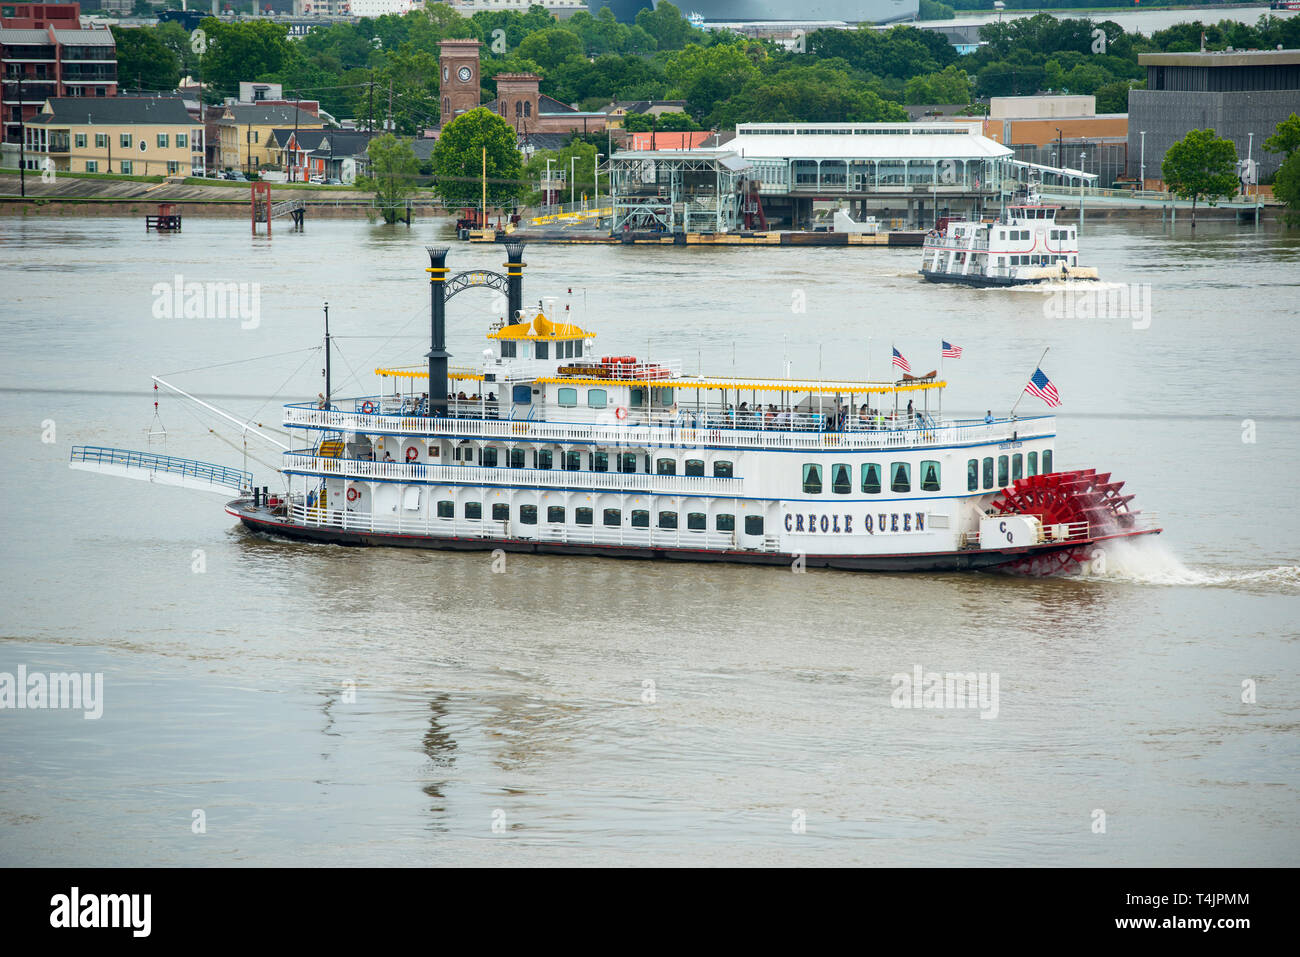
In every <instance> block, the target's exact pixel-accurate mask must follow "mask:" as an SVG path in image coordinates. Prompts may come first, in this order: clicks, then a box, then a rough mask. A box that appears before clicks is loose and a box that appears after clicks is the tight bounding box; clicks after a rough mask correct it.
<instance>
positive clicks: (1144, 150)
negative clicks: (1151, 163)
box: [1138, 130, 1147, 189]
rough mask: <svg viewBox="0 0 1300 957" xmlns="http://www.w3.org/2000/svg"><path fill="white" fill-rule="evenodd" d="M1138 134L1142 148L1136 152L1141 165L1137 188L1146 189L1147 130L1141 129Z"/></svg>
mask: <svg viewBox="0 0 1300 957" xmlns="http://www.w3.org/2000/svg"><path fill="white" fill-rule="evenodd" d="M1138 135H1139V136H1141V137H1142V149H1141V152H1139V154H1138V156H1139V157H1140V158H1139V160H1138V162H1139V163H1140V165H1141V167H1142V169H1141V175H1142V180H1141V182H1139V183H1138V189H1146V188H1147V131H1146V130H1142V131H1141V132H1140V133H1139V134H1138Z"/></svg>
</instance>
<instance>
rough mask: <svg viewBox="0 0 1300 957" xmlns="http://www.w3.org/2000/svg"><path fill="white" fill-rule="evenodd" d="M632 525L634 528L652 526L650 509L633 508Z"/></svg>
mask: <svg viewBox="0 0 1300 957" xmlns="http://www.w3.org/2000/svg"><path fill="white" fill-rule="evenodd" d="M632 527H633V528H649V527H650V512H649V510H648V509H644V508H634V509H632Z"/></svg>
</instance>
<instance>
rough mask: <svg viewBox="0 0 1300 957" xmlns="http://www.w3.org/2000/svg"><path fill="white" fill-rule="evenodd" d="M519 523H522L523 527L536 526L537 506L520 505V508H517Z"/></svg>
mask: <svg viewBox="0 0 1300 957" xmlns="http://www.w3.org/2000/svg"><path fill="white" fill-rule="evenodd" d="M519 521H520V522H522V523H523V524H525V525H536V524H537V506H536V505H520V506H519Z"/></svg>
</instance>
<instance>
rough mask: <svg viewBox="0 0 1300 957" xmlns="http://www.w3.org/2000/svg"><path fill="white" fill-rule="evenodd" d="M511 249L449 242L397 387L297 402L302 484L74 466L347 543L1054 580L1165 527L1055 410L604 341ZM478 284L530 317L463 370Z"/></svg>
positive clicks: (289, 418) (292, 463)
mask: <svg viewBox="0 0 1300 957" xmlns="http://www.w3.org/2000/svg"><path fill="white" fill-rule="evenodd" d="M506 248H507V251H508V259H509V261H508V262H507V263H506V264H505V268H506V272H505V274H504V275H501V274H496V273H488V272H485V271H482V270H478V271H474V272H472V273H462V274H460V275H458V276H451V275H450V272H449V270H448V268H447V265H446V260H447V253H448V250H447V249H446V248H442V247H433V248H430V249H429V256H430V263H431V265H430V267H429V269H428V273H429V277H430V280H431V284H430V296H431V305H430V311H431V347H430V349H429V351H428V353H427V354H426V359H427V365H426V366H422V367H421V368H419V369H415V368H381V369H377V370H375V371H376V374H377V376H378V377H379V382H380V383H381V386H380V388H379V389H378V391H376V392H373V393H371V394H367V395H358V396H350V397H346V398H345V397H338V396H334V395H332V394H330V389H329V380H328V373H327V379H326V383H327V384H326V392H325V393H324V394H323V395H322V397H321V398H320V400H318V401H316V402H310V403H293V404H289V405H286V406H285V407H284V415H283V426H284V427H285V429H287V430H289V431H290V432H291V434H296V435H301V436H302V440H301V443H300V445H299V447H298V448H287V447H286V448H285V449H284V451H283V454H282V456H281V462H280V468H279V472H280V476H281V478H282V480H283V483H284V486H283V490H282V491H277V492H276V493H275V494H271V492H270V489H269V487H265V486H263V487H261V488H257V487H254V486H253V484H252V476H251V474H249V473H246V472H232V471H231V470H224V473H228V474H222V473H219V474H218V476H217V478H213V477H212V475H211V474H209V473H207V472H206V471H204V470H205V469H213V468H218V467H216V466H207V465H206V464H205V463H193V462H189V460H173V461H174V462H180V463H188V464H182V465H175V464H172V465H166V464H159V463H157V462H150V461H147V460H144V459H138V458H137V460H136V461H135V462H134V464H132V462H131V461H128V460H127V459H121V458H120V457H121V456H126V457H128V458H129V457H130V456H137V457H139V456H141V455H142V454H143V453H127V452H122V451H121V450H111V449H87V448H84V447H83V448H79V449H75V450H74V452H73V466H74V467H78V468H87V469H92V470H97V471H108V472H115V473H117V474H132V472H135V473H137V474H136V475H135V477H144V476H141V475H139V474H138V473H139V472H141V471H146V472H150V475H149V476H148V477H150V478H151V479H152V480H155V481H173V484H190V485H196V484H197V485H201V484H203V483H205V482H206V483H209V484H212V485H213V486H214V487H219V486H220V483H221V482H223V481H224V482H225V483H226V484H227V485H229V486H231V487H235V486H237V487H239V489H240V492H241V494H239V496H238V497H237V498H235V499H234V500H232V501H230V502H229V503H228V504H227V505H226V511H227V512H228V513H229V514H230V515H231V516H233V517H234V518H236V519H238V520H239V521H240V522H242V523H243V524H244V525H245V526H247V527H248V528H249V529H252V530H254V531H256V532H259V533H265V534H268V535H273V536H278V537H283V538H289V539H298V540H306V541H313V542H331V543H336V544H339V545H390V546H400V547H408V548H430V549H455V550H495V549H502V550H504V551H515V552H534V553H551V554H571V555H579V554H581V555H606V556H618V557H626V558H641V559H666V560H684V561H721V562H743V563H754V564H766V565H790V564H791V563H793V562H796V561H800V562H803V563H804V564H805V565H806V566H811V567H830V568H843V569H863V570H960V569H978V568H994V567H1002V568H1011V569H1015V570H1019V571H1025V572H1030V573H1036V574H1050V573H1058V572H1067V571H1070V570H1071V569H1072V568H1074V567H1075V566H1077V565H1078V563H1080V562H1082V561H1086V560H1088V559H1089V558H1091V557H1092V555H1093V554H1094V553H1095V550H1096V548H1097V547H1098V546H1099V545H1101V544H1102V543H1104V542H1106V541H1109V540H1113V539H1119V538H1131V537H1134V536H1140V535H1145V534H1150V533H1153V532H1158V531H1159V529H1158V528H1157V527H1156V525H1155V523H1154V521H1153V520H1152V516H1150V515H1143V514H1141V513H1140V512H1138V511H1137V510H1135V509H1134V508H1133V504H1132V501H1133V496H1132V495H1129V494H1124V491H1123V483H1122V482H1119V481H1115V480H1113V479H1112V478H1111V476H1110V475H1109V474H1107V473H1099V472H1096V471H1094V470H1092V469H1081V470H1069V471H1057V470H1056V467H1055V453H1056V449H1055V445H1056V421H1055V419H1054V418H1053V417H1052V416H1032V417H1015V416H1014V415H1013V416H1008V417H1004V418H993V417H992V416H990V417H987V418H984V419H960V418H949V417H946V416H945V415H944V414H943V409H942V398H943V391H944V389H945V388H946V386H947V383H946V382H944V381H941V380H940V379H939V378H938V377H937V375H936V374H935V373H933V372H932V373H929V374H927V375H924V376H919V377H913V376H905V377H904V378H902V379H899V380H897V381H889V382H884V381H882V382H873V381H828V380H805V379H789V378H787V379H769V378H764V377H755V378H740V377H730V376H729V377H720V376H708V375H702V374H701V375H687V374H685V373H684V372H683V371H682V368H681V363H680V362H679V361H677V360H674V359H671V358H649V357H647V358H638V357H635V356H628V355H597V354H596V351H595V350H594V341H595V338H596V337H595V333H594V332H593V331H592V330H589V329H584V328H581V327H580V326H578V325H576V324H574V323H571V322H567V321H563V319H562V318H561V316H560V315H558V314H557V310H556V307H555V304H554V300H546V301H543V302H541V303H540V304H539V306H538V307H537V308H534V309H529V310H525V309H524V307H523V300H522V277H523V270H524V261H523V244H522V243H511V244H508V245H507V247H506ZM472 285H487V286H491V287H493V288H497V289H498V290H499V291H503V292H505V293H506V296H507V302H508V313H507V315H506V316H505V317H503V318H502V319H501V320H499V321H498V322H496V323H495V324H493V326H492V327H491V328H490V329H489V330H488V331H487V342H488V343H489V345H488V347H487V348H486V349H485V350H484V352H483V354H482V357H481V360H480V361H479V362H477V363H476V364H475V365H474V366H472V367H458V368H453V367H450V366H449V364H448V359H449V358H450V356H449V354H448V352H447V350H446V347H445V338H446V335H445V334H446V328H445V326H446V305H447V302H448V300H449V299H450V298H451V296H453V295H455V294H456V293H457V292H459V291H461V290H463V289H465V288H468V287H470V286H472ZM326 349H327V350H328V349H329V340H328V333H327V338H326ZM327 369H328V364H327ZM159 381H161V380H159ZM173 388H174V387H173ZM177 391H179V390H177ZM182 394H184V393H182ZM272 441H275V440H273V439H272ZM115 457H117V458H115ZM177 472H185V473H187V474H186V475H184V476H180V477H175V476H171V473H177ZM169 476H170V477H169ZM173 479H175V480H173Z"/></svg>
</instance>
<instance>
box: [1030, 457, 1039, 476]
mask: <svg viewBox="0 0 1300 957" xmlns="http://www.w3.org/2000/svg"><path fill="white" fill-rule="evenodd" d="M1029 474H1030V475H1037V474H1038V453H1037V452H1030V453H1029Z"/></svg>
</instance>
